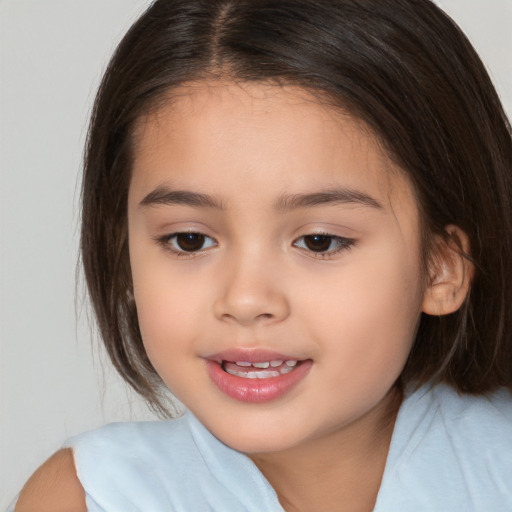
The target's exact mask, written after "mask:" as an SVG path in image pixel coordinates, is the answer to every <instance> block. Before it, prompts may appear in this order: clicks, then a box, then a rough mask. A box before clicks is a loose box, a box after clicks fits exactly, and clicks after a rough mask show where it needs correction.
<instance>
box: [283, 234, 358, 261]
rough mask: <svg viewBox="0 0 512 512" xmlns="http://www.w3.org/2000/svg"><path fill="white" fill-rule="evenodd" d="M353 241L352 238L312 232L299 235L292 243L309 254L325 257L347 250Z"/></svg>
mask: <svg viewBox="0 0 512 512" xmlns="http://www.w3.org/2000/svg"><path fill="white" fill-rule="evenodd" d="M355 243H356V241H355V240H354V239H353V238H345V237H342V236H336V235H328V234H322V233H314V234H312V235H304V236H301V237H300V238H298V239H297V240H295V242H293V245H294V246H295V247H298V248H299V249H302V250H303V251H307V252H309V253H310V254H313V255H318V256H317V257H322V258H327V257H330V256H335V255H336V254H338V253H339V252H342V251H347V250H349V249H350V248H351V247H353V245H354V244H355Z"/></svg>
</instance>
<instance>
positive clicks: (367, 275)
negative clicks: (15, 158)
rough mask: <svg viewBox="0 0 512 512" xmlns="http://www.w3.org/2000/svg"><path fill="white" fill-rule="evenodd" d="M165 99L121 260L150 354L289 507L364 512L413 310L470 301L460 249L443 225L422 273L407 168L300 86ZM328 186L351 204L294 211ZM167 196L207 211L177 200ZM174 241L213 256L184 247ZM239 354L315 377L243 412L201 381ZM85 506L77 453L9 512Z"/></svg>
mask: <svg viewBox="0 0 512 512" xmlns="http://www.w3.org/2000/svg"><path fill="white" fill-rule="evenodd" d="M173 98H174V99H172V100H171V99H169V101H168V102H167V103H166V104H164V105H163V106H161V107H160V109H159V110H157V111H156V112H152V113H150V114H149V115H147V116H146V117H144V118H142V119H140V120H139V121H138V123H137V125H136V127H135V132H134V166H133V174H132V181H131V185H130V190H129V198H128V227H129V249H130V263H131V267H132V276H133V286H134V297H135V301H136V305H137V311H138V316H139V323H140V328H141V332H142V336H143V339H144V343H145V347H146V350H147V353H148V355H149V357H150V359H151V361H152V363H153V365H154V367H155V369H156V370H157V371H158V373H159V374H160V376H161V377H162V379H163V380H164V381H165V383H166V384H167V386H168V387H169V388H170V389H171V390H172V392H173V393H174V394H175V395H176V396H177V397H178V398H179V399H180V400H181V401H182V402H183V403H184V404H185V405H186V406H187V407H188V408H189V409H190V410H191V411H192V412H193V413H194V414H195V415H196V416H197V417H198V418H199V419H200V420H201V421H202V423H203V424H204V425H205V426H206V427H207V428H208V429H209V430H210V431H211V432H212V433H213V434H214V435H215V436H217V437H218V438H219V439H220V440H221V441H223V442H224V443H226V444H227V445H229V446H231V447H233V448H235V449H237V450H239V451H242V452H245V453H247V454H248V455H249V456H250V457H251V458H252V460H253V461H254V462H255V464H256V465H257V466H258V467H259V468H260V470H261V471H262V473H263V474H264V475H265V477H266V478H267V479H268V480H269V482H270V483H271V485H272V486H273V487H274V489H275V490H276V492H277V495H278V497H279V499H280V502H281V504H282V505H283V507H284V508H285V510H286V511H287V512H301V511H311V510H322V511H325V512H329V511H337V512H339V511H350V512H367V511H368V512H369V511H371V510H373V507H374V504H375V500H376V498H377V494H378V490H379V487H380V482H381V479H382V475H383V472H384V467H385V462H386V457H387V453H388V449H389V443H390V440H391V436H392V431H393V426H394V421H395V418H396V415H397V412H398V409H399V407H400V403H401V399H402V397H401V394H400V391H399V390H398V389H397V387H396V386H395V382H396V380H397V378H398V377H399V375H400V373H401V371H402V369H403V367H404V364H405V362H406V359H407V356H408V354H409V352H410V349H411V346H412V343H413V340H414V336H415V332H416V329H417V326H418V321H419V318H420V315H421V313H422V312H424V313H427V314H436V315H443V314H447V313H451V312H453V311H455V310H456V309H458V307H460V305H461V304H462V302H463V300H464V298H465V297H466V294H467V291H468V288H469V285H470V281H471V277H472V273H473V270H472V268H471V266H470V264H469V263H468V262H467V260H465V259H463V258H462V257H460V255H459V247H458V246H461V247H462V249H463V250H464V251H466V252H468V253H469V245H468V241H467V237H466V236H465V234H464V233H463V232H462V231H461V230H460V229H459V228H457V227H456V226H447V227H446V230H447V232H448V233H449V234H451V235H452V237H453V239H454V240H457V241H458V245H457V244H446V243H442V242H441V241H439V240H438V241H437V243H436V247H435V248H434V249H433V254H432V256H433V257H432V265H431V268H430V269H429V275H428V276H425V275H424V274H423V271H422V268H423V267H422V264H421V240H420V218H419V212H418V207H417V204H416V201H415V196H414V192H413V189H412V186H411V185H410V183H409V181H408V179H407V177H406V174H405V173H404V172H403V171H402V170H400V169H398V168H397V167H396V166H395V165H394V164H393V163H392V162H391V160H390V159H389V158H388V157H387V156H386V155H385V153H384V152H383V151H382V149H381V147H380V145H379V143H378V141H377V139H376V138H375V137H374V136H372V135H371V133H370V132H369V130H368V129H367V128H366V127H365V126H364V125H363V124H362V123H360V122H358V121H357V120H355V119H353V118H351V117H350V116H348V115H345V114H343V113H342V112H341V111H340V110H335V109H334V108H333V107H329V106H326V105H321V104H319V102H318V99H315V98H312V97H311V96H309V95H308V94H307V93H306V92H305V91H303V90H301V89H299V88H297V87H278V86H273V85H268V84H232V83H225V82H216V83H204V82H200V83H194V84H188V85H187V86H184V87H183V88H182V89H181V90H179V91H173ZM334 190H335V191H338V192H339V191H340V190H341V191H345V195H344V196H343V197H344V200H340V198H339V197H338V200H337V201H332V200H331V201H329V202H325V201H324V202H322V201H320V202H318V197H316V199H317V204H316V205H314V206H313V205H311V204H309V205H307V204H304V202H302V204H298V202H297V201H296V198H297V197H298V196H297V195H301V194H311V193H325V192H329V191H330V192H332V191H334ZM347 190H349V191H350V192H351V193H350V194H349V195H348V196H347V194H346V191H347ZM173 191H188V192H192V193H195V194H203V195H205V194H207V195H208V196H209V197H210V200H209V203H208V202H206V203H205V201H203V202H202V203H200V204H199V203H198V202H197V201H196V202H195V203H194V202H192V203H191V202H190V200H189V201H188V203H189V204H185V203H184V202H183V200H181V201H177V200H176V195H174V196H173V200H172V201H169V195H168V194H169V193H170V192H171V193H172V192H173ZM165 194H167V201H165V200H164V199H162V197H164V196H165ZM284 195H288V196H289V197H288V200H287V201H283V196H284ZM290 195H291V198H292V199H291V200H290ZM157 196H158V197H159V198H160V199H159V200H158V201H156V198H157ZM183 197H184V195H183V194H182V195H181V198H182V199H183ZM324 197H325V196H324ZM188 198H189V199H190V194H189V195H188ZM361 198H365V199H366V200H364V201H363V200H361ZM196 199H197V197H196ZM331 199H332V197H331ZM276 205H280V208H276ZM283 205H288V208H283ZM290 206H294V207H293V208H291V207H290ZM182 232H192V233H201V234H203V235H204V244H203V245H201V244H199V245H198V246H193V248H194V250H193V251H189V252H186V251H184V250H183V246H181V248H180V245H179V244H178V243H177V239H176V237H175V236H174V235H175V233H182ZM315 234H317V235H318V234H322V235H324V236H325V235H326V234H327V235H329V237H327V238H324V239H323V240H327V242H328V243H327V248H325V247H324V248H323V249H322V250H321V251H319V250H318V246H315V245H314V244H313V249H315V250H312V246H311V244H310V242H311V241H312V235H315ZM306 241H308V243H306ZM322 247H323V246H322ZM189 248H190V247H189ZM177 251H178V252H177ZM233 348H245V349H254V348H260V349H266V350H273V351H277V352H279V353H281V354H285V355H287V356H289V358H290V359H298V360H308V361H310V362H311V369H310V370H309V372H308V373H307V374H306V375H305V377H304V378H303V379H302V380H301V381H300V382H299V383H298V384H297V385H296V386H295V387H293V388H292V389H291V390H290V391H288V392H287V393H286V394H285V395H284V396H281V397H280V398H277V399H274V400H270V401H267V402H263V403H245V402H242V401H239V400H235V399H233V398H230V397H228V396H227V395H225V394H224V393H223V392H221V391H220V390H219V388H218V387H217V386H216V385H215V384H214V383H213V382H212V380H211V379H210V377H209V375H208V371H207V365H206V360H207V359H208V357H211V356H212V354H216V353H218V352H221V351H224V350H228V349H233ZM63 504H64V505H63ZM63 506H64V508H62V507H63ZM59 507H61V508H59ZM85 508H86V507H85V497H84V492H83V489H82V487H81V484H80V482H79V481H78V478H77V476H76V471H75V468H74V464H73V456H72V453H71V451H70V450H69V449H68V450H63V451H61V452H58V453H57V454H56V455H54V456H53V457H52V458H50V459H49V460H48V461H47V462H46V463H45V464H44V465H43V466H42V467H41V468H40V469H39V470H38V471H36V473H35V474H34V475H33V476H32V478H31V479H30V480H29V481H28V483H27V484H26V486H25V487H24V489H23V491H22V493H21V496H20V500H19V502H18V505H17V507H16V511H17V512H30V511H33V510H38V511H39V512H55V511H56V510H64V509H65V510H66V511H69V512H72V511H73V512H80V511H82V510H85Z"/></svg>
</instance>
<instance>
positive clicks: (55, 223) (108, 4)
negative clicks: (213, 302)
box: [0, 0, 512, 510]
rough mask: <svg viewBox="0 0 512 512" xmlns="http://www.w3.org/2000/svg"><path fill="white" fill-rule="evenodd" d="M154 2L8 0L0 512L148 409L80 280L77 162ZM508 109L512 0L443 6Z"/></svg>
mask: <svg viewBox="0 0 512 512" xmlns="http://www.w3.org/2000/svg"><path fill="white" fill-rule="evenodd" d="M148 3H149V2H148V0H87V1H83V0H0V170H1V178H0V179H1V181H0V229H1V233H0V234H1V245H0V271H1V274H0V275H1V277H0V279H1V280H0V342H1V346H0V510H4V509H5V508H6V507H7V505H8V503H9V501H10V500H11V499H12V498H13V496H14V495H15V494H16V493H17V492H18V491H19V489H20V488H21V486H22V484H23V482H25V481H26V479H27V478H28V477H29V476H30V474H31V473H32V471H33V470H34V469H35V468H36V467H37V466H38V465H39V464H41V463H42V462H43V460H45V459H46V458H47V457H48V456H50V455H51V454H52V453H53V452H54V451H55V450H57V449H58V448H59V447H60V446H61V444H62V443H63V441H64V440H65V439H66V438H68V437H70V436H71V435H74V434H77V433H79V432H82V431H84V430H88V429H91V428H94V427H97V426H99V425H101V424H103V423H106V422H110V421H117V420H130V419H147V418H151V417H152V415H151V413H150V412H149V411H148V410H147V408H146V407H145V406H144V404H143V403H142V402H141V401H140V400H139V399H138V398H137V397H135V396H134V394H133V393H131V392H130V391H129V390H127V389H126V387H125V385H124V384H123V383H121V382H120V380H119V379H118V378H117V376H116V375H115V374H114V373H113V371H112V370H111V369H110V367H109V364H108V363H107V362H106V360H105V357H104V355H102V351H101V349H100V348H99V344H98V343H97V339H96V336H95V335H94V330H93V329H92V328H91V325H90V322H89V320H88V315H87V311H88V309H87V306H86V304H85V305H84V303H83V300H82V296H83V288H82V287H81V286H80V283H79V282H78V285H77V281H76V270H77V242H78V220H79V216H78V212H77V203H78V198H79V190H80V176H79V170H80V159H81V154H82V146H83V142H84V137H85V132H86V127H87V117H88V113H89V110H90V106H91V102H92V100H93V97H94V93H95V89H96V87H97V85H98V82H99V79H100V76H101V73H102V70H103V69H104V67H105V65H106V62H107V60H108V57H109V55H110V54H111V52H112V50H113V49H114V48H115V45H116V43H117V42H118V41H119V39H120V37H121V36H122V34H123V33H124V31H125V30H126V29H127V28H128V26H129V25H130V23H131V22H132V21H133V20H134V19H135V18H136V17H137V14H139V13H140V12H142V10H143V9H144V7H145V6H146V5H147V4H148ZM438 3H439V4H441V5H442V6H443V7H444V8H445V10H446V11H447V12H448V13H449V14H451V15H452V17H453V18H454V19H455V20H456V21H457V22H458V23H459V24H460V25H461V27H462V28H463V29H464V30H465V31H466V33H467V34H468V35H469V37H470V39H471V40H472V41H473V43H474V45H475V46H476V48H477V50H478V51H479V53H480V55H481V56H482V57H483V59H484V61H485V63H486V65H487V67H488V69H489V71H490V73H491V76H492V78H493V80H494V82H495V85H496V87H497V89H498V91H499V93H500V95H501V97H502V100H503V102H504V104H505V107H506V109H507V111H508V113H509V116H511V115H512V69H511V62H512V58H511V55H512V0H441V1H440V2H438Z"/></svg>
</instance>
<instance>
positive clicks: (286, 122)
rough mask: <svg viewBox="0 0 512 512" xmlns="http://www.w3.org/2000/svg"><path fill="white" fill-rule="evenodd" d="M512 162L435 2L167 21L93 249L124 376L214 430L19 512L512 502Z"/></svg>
mask: <svg viewBox="0 0 512 512" xmlns="http://www.w3.org/2000/svg"><path fill="white" fill-rule="evenodd" d="M511 165H512V144H511V134H510V126H509V124H508V121H507V119H506V117H505V115H504V113H503V110H502V108H501V106H500V103H499V100H498V98H497V95H496V93H495V91H494V89H493V87H492V85H491V82H490V80H489V78H488V76H487V74H486V72H485V70H484V68H483V66H482V64H481V62H480V61H479V59H478V57H477V56H476V54H475V52H474V51H473V49H472V48H471V46H470V44H469V43H468V41H467V40H466V38H465V37H464V36H463V35H462V34H461V32H460V31H459V30H458V29H457V27H456V26H455V25H454V24H453V22H452V21H451V20H450V19H449V18H447V17H446V15H444V14H443V13H442V12H441V11H440V10H439V9H438V8H437V7H436V6H435V5H434V4H432V3H431V2H430V1H429V0H389V1H386V2H382V1H380V0H334V1H333V0H329V1H327V0H315V1H313V0H236V1H235V0H209V1H208V2H206V1H202V0H158V1H156V2H155V3H154V4H153V5H152V6H151V7H150V8H149V9H148V10H147V12H146V13H145V14H144V15H143V16H142V17H141V18H140V19H139V21H138V22H137V23H136V24H135V25H134V26H133V27H132V28H131V30H130V31H129V32H128V34H127V35H126V36H125V38H124V40H123V41H122V43H121V44H120V46H119V48H118V50H117V51H116V53H115V55H114V57H113V59H112V61H111V63H110V66H109V68H108V70H107V72H106V74H105V77H104V80H103V83H102V85H101V87H100V91H99V93H98V97H97V101H96V105H95V109H94V113H93V117H92V121H91V128H90V133H89V140H88V145H87V154H86V160H85V172H84V184H83V195H82V198H83V203H82V219H83V222H82V244H81V249H82V259H83V264H84V269H85V275H86V278H87V283H88V287H89V292H90V296H91V300H92V302H93V305H94V308H95V312H96V316H97V320H98V324H99V326H100V329H101V332H102V336H103V339H104V342H105V345H106V347H107V350H108V351H109V354H110V356H111V359H112V361H113V363H114V365H115V367H116V368H117V369H118V371H119V372H120V373H121V375H122V376H123V377H124V378H125V379H126V380H127V381H128V382H129V383H130V384H131V385H132V386H133V387H134V388H135V389H136V390H137V391H138V392H139V393H141V394H142V395H143V396H145V397H146V398H147V399H148V400H149V402H150V403H151V404H152V405H153V406H154V407H155V408H156V409H158V410H161V411H164V410H165V408H166V403H165V394H164V391H163V390H164V389H166V388H168V389H170V390H171V391H172V392H173V393H174V394H175V395H176V396H177V397H178V398H179V399H180V400H181V401H182V402H183V403H184V404H185V406H186V407H187V409H188V412H187V413H186V414H185V416H184V417H183V418H181V419H178V420H171V421H167V422H148V423H131V424H130V423H127V424H114V425H109V426H106V427H104V428H102V429H99V430H97V431H94V432H90V433H86V434H83V435H81V436H78V437H76V438H74V439H71V440H70V441H69V442H68V443H67V445H66V447H65V448H64V449H63V450H61V451H60V452H58V453H57V454H56V455H54V456H53V457H52V458H51V459H50V460H49V461H48V462H47V463H45V464H44V465H43V466H42V467H41V468H40V469H39V470H38V471H37V472H36V473H35V474H34V476H33V477H32V478H31V479H30V480H29V482H28V483H27V485H26V486H25V488H24V489H23V491H22V493H21V495H20V497H19V500H18V502H17V504H16V506H15V507H13V508H12V509H11V510H16V511H19V512H23V511H33V510H38V511H39V512H44V511H52V512H56V511H59V510H62V511H67V512H69V511H77V512H78V511H84V510H89V511H93V512H96V511H105V512H111V511H120V510H122V511H130V510H140V511H142V510H144V511H152V512H153V511H155V512H157V511H169V510H173V511H205V510H216V511H222V512H229V511H242V510H247V511H254V512H256V511H258V512H272V511H276V512H277V511H283V510H286V511H287V512H291V511H312V510H319V511H320V510H321V511H334V510H336V511H341V510H343V511H372V510H374V511H376V512H397V511H404V512H405V511H407V512H410V511H417V510H423V511H444V510H446V511H454V510H476V511H488V510H493V511H506V510H511V509H512V435H511V434H512V396H511V394H510V389H511V388H512V342H511V337H510V332H511V330H512V314H511V305H512V296H511V295H512V215H511V213H512V212H511V204H512V173H511Z"/></svg>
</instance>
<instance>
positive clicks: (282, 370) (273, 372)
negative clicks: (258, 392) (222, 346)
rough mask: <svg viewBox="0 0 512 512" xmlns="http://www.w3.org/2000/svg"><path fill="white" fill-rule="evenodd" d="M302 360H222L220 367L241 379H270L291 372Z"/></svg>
mask: <svg viewBox="0 0 512 512" xmlns="http://www.w3.org/2000/svg"><path fill="white" fill-rule="evenodd" d="M301 363H302V361H298V360H295V359H289V360H287V361H284V360H280V359H276V360H273V361H262V362H258V363H251V362H249V361H236V362H232V361H222V363H221V367H222V369H223V370H224V371H225V372H226V373H229V374H230V375H234V376H236V377H242V378H243V379H271V378H273V377H280V376H281V375H286V374H287V373H290V372H292V371H293V370H294V369H295V368H296V367H297V366H300V364H301Z"/></svg>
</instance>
